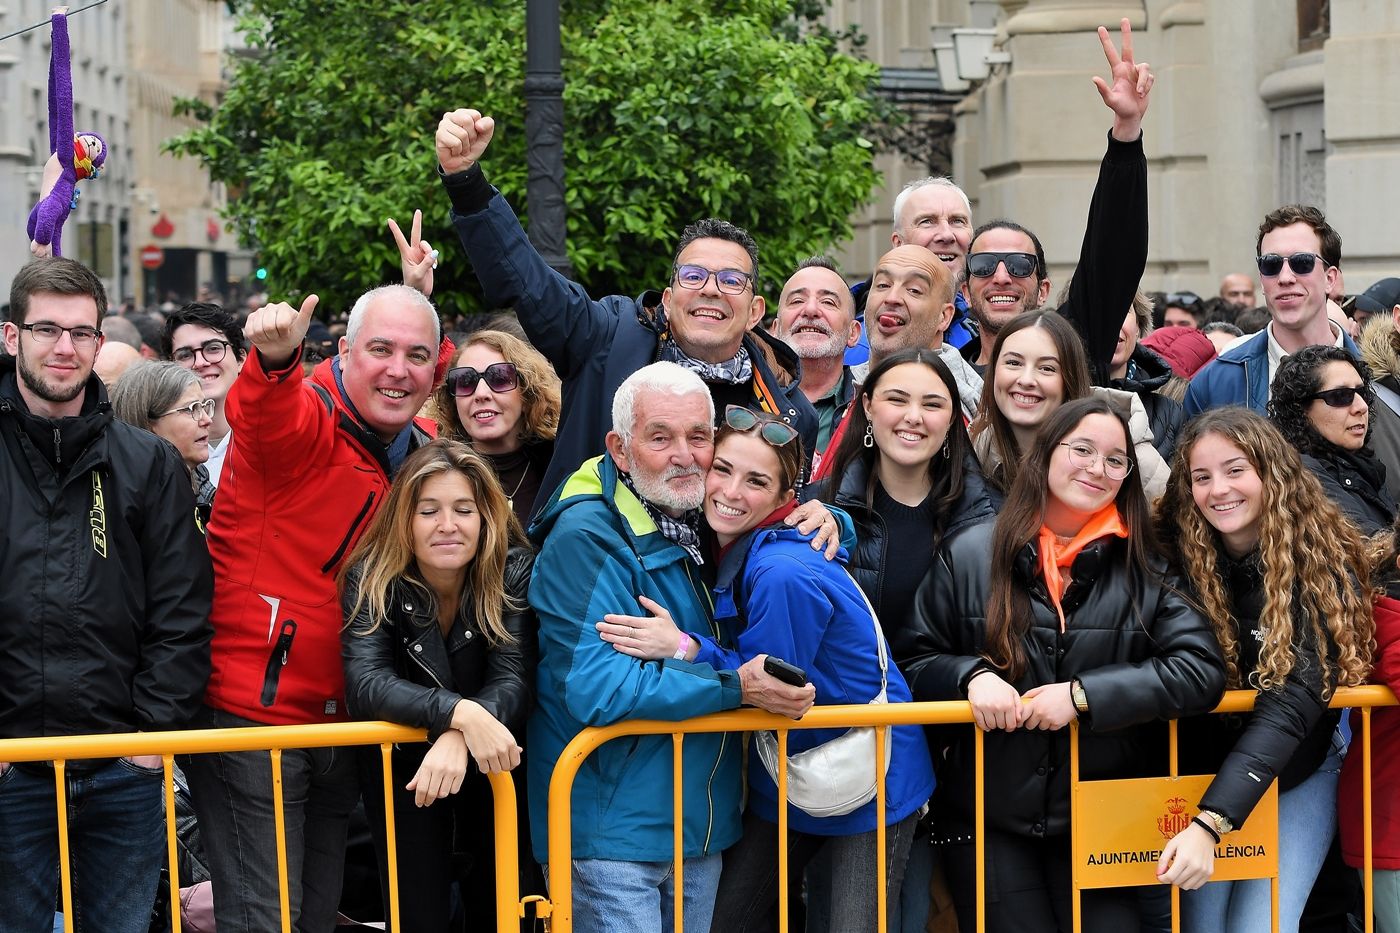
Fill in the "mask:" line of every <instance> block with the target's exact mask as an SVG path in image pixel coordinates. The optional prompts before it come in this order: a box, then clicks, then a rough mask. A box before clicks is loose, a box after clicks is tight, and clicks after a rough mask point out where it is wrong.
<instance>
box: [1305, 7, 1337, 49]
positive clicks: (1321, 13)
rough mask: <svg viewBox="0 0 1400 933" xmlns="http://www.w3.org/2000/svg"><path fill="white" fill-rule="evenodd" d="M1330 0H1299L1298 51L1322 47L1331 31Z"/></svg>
mask: <svg viewBox="0 0 1400 933" xmlns="http://www.w3.org/2000/svg"><path fill="white" fill-rule="evenodd" d="M1330 7H1331V3H1330V0H1298V51H1299V52H1312V51H1315V50H1317V49H1320V48H1322V44H1323V43H1324V42H1326V41H1327V35H1328V33H1329V32H1331V27H1332V12H1331V9H1330Z"/></svg>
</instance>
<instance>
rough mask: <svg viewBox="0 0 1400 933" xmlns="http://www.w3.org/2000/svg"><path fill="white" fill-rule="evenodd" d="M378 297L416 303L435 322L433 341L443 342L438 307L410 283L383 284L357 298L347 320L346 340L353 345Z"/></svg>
mask: <svg viewBox="0 0 1400 933" xmlns="http://www.w3.org/2000/svg"><path fill="white" fill-rule="evenodd" d="M376 298H401V299H404V300H405V301H406V302H407V303H408V304H411V305H416V306H418V307H419V308H422V309H423V310H424V311H426V312H428V317H429V318H430V319H431V320H432V322H433V343H435V344H436V343H439V342H441V340H442V322H441V321H440V320H438V313H437V308H435V307H434V306H433V303H432V302H431V301H429V300H428V296H426V295H424V294H423V293H422V292H420V291H419V290H418V289H416V288H412V287H410V286H408V285H381V286H379V287H378V288H371V289H370V290H369V291H367V292H365V293H364V294H363V295H361V296H360V297H359V298H357V299H355V306H354V307H352V308H351V309H350V318H349V320H347V321H346V322H345V340H346V342H347V343H349V344H350V345H351V346H354V345H355V338H356V337H357V336H359V333H360V326H361V325H363V324H364V322H365V313H366V312H367V311H368V310H369V306H370V303H371V302H372V301H374V300H375V299H376Z"/></svg>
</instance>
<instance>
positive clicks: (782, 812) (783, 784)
mask: <svg viewBox="0 0 1400 933" xmlns="http://www.w3.org/2000/svg"><path fill="white" fill-rule="evenodd" d="M787 745H788V734H787V729H779V730H778V777H777V784H778V933H788V845H787V834H788V812H787V786H788V782H787Z"/></svg>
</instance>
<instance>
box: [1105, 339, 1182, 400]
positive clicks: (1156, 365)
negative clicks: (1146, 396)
mask: <svg viewBox="0 0 1400 933" xmlns="http://www.w3.org/2000/svg"><path fill="white" fill-rule="evenodd" d="M1129 359H1130V361H1131V362H1132V363H1133V364H1134V365H1135V366H1137V374H1136V376H1135V377H1134V378H1128V377H1126V376H1125V377H1123V378H1122V379H1110V380H1109V382H1108V385H1109V387H1110V388H1114V389H1122V390H1124V391H1126V392H1156V391H1157V390H1158V389H1160V388H1161V387H1162V386H1164V385H1166V384H1167V380H1168V379H1170V378H1171V377H1172V368H1171V365H1170V364H1169V363H1168V362H1167V361H1166V360H1164V359H1162V357H1161V356H1159V355H1158V354H1157V353H1155V352H1153V351H1152V350H1151V349H1149V348H1148V347H1144V346H1143V345H1142V344H1141V343H1139V344H1138V345H1137V349H1135V350H1133V355H1132V356H1131V357H1129Z"/></svg>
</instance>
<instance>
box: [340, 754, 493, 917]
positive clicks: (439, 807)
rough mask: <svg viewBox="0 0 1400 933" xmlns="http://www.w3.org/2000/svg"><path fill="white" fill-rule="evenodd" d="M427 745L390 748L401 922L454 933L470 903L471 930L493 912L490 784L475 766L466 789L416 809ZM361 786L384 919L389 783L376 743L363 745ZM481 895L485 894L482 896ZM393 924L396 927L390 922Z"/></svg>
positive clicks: (387, 899) (469, 773)
mask: <svg viewBox="0 0 1400 933" xmlns="http://www.w3.org/2000/svg"><path fill="white" fill-rule="evenodd" d="M426 750H427V747H426V746H410V747H409V749H407V750H405V751H400V750H399V749H395V750H394V753H393V759H392V760H393V769H394V776H393V784H394V835H395V843H396V844H395V849H396V851H397V855H398V879H399V886H398V887H399V926H398V929H399V930H402V931H408V933H449V931H454V933H455V931H458V930H461V929H463V921H464V916H463V913H464V912H463V911H462V910H461V909H460V903H459V904H457V905H454V900H453V894H452V886H453V883H454V882H456V883H457V884H458V886H459V895H460V902H465V903H467V904H470V905H471V908H470V912H471V913H472V915H473V917H474V922H473V927H474V928H475V927H476V926H479V925H480V924H479V921H480V918H481V917H482V916H491V917H494V915H495V894H494V892H495V884H496V875H495V857H494V856H495V850H494V849H493V847H492V840H493V838H494V833H493V829H494V827H493V813H492V809H491V787H490V785H489V784H488V783H487V781H486V778H485V777H484V776H482V775H481V774H480V773H478V772H477V771H475V770H474V769H473V770H472V771H470V772H468V774H467V777H466V780H465V781H463V782H462V789H461V790H460V791H458V792H457V793H455V794H452V795H451V796H449V797H444V798H443V799H441V800H438V801H436V802H434V803H433V804H432V805H431V806H427V807H418V806H414V803H413V792H412V791H408V790H404V785H405V784H407V783H408V782H409V781H410V780H412V778H413V775H414V773H415V772H416V771H417V770H418V765H419V763H420V762H421V761H422V755H423V753H424V752H425V751H426ZM359 754H360V758H359V766H360V782H361V783H360V787H361V791H362V793H363V797H364V804H365V815H366V816H367V817H368V819H369V826H370V832H371V833H372V834H373V835H374V841H375V849H376V850H377V854H378V857H379V879H380V887H381V890H382V891H383V892H384V916H385V918H388V916H389V893H388V892H389V865H388V861H387V851H388V850H387V846H386V839H385V833H384V780H383V776H382V775H383V770H382V765H381V761H380V757H379V749H378V748H377V747H372V748H363V749H359ZM483 893H484V898H483ZM388 929H391V930H392V929H393V927H388Z"/></svg>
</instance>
